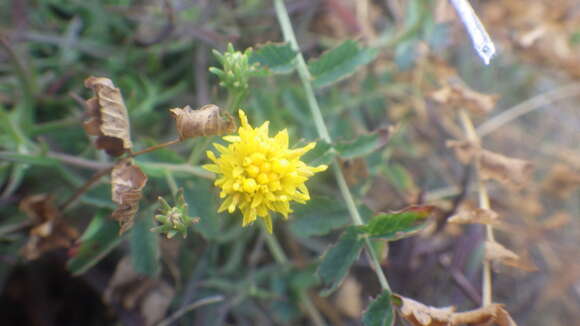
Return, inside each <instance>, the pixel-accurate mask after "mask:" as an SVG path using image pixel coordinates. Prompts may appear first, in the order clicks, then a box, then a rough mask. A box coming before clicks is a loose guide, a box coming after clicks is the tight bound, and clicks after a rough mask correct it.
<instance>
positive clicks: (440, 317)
mask: <svg viewBox="0 0 580 326" xmlns="http://www.w3.org/2000/svg"><path fill="white" fill-rule="evenodd" d="M393 296H394V297H396V298H397V299H399V300H401V302H402V304H401V306H400V307H399V311H400V313H401V317H403V318H405V319H406V320H407V321H409V322H410V323H411V324H412V325H414V326H446V325H448V324H449V321H450V320H451V317H452V316H453V313H454V311H455V308H454V307H445V308H435V307H430V306H426V305H424V304H422V303H421V302H418V301H415V300H413V299H409V298H406V297H403V296H399V295H393Z"/></svg>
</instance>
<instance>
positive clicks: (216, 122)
mask: <svg viewBox="0 0 580 326" xmlns="http://www.w3.org/2000/svg"><path fill="white" fill-rule="evenodd" d="M169 111H171V114H172V116H173V118H175V126H176V128H177V133H178V134H179V139H181V140H183V139H187V138H192V137H198V136H214V135H218V136H219V135H225V134H229V133H232V132H234V131H235V130H236V123H235V121H234V118H233V117H232V116H231V115H230V114H229V113H228V112H226V113H225V114H226V117H225V118H224V117H222V115H221V112H220V111H221V109H220V108H219V107H218V106H217V105H213V104H208V105H204V106H202V107H201V108H199V109H197V110H193V109H191V107H190V106H189V105H188V106H186V107H184V108H183V109H181V108H175V109H171V110H169Z"/></svg>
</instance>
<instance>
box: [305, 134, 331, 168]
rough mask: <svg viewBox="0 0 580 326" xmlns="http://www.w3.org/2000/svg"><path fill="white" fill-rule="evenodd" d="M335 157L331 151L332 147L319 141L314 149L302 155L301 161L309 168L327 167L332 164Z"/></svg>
mask: <svg viewBox="0 0 580 326" xmlns="http://www.w3.org/2000/svg"><path fill="white" fill-rule="evenodd" d="M335 155H336V153H335V151H334V150H333V148H332V145H330V144H329V143H327V142H325V141H323V140H320V141H318V142H316V147H314V148H313V149H312V150H310V151H308V152H307V153H306V154H304V156H303V157H302V161H303V162H304V163H306V164H308V165H310V166H318V165H321V164H326V165H328V164H330V163H331V162H332V159H334V156H335Z"/></svg>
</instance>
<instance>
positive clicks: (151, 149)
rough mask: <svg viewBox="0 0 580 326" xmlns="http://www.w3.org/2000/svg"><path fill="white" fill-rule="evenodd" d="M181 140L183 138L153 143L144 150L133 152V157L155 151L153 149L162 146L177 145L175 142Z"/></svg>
mask: <svg viewBox="0 0 580 326" xmlns="http://www.w3.org/2000/svg"><path fill="white" fill-rule="evenodd" d="M179 142H181V139H174V140H170V141H168V142H165V143H161V144H157V145H153V146H151V147H147V148H145V149H143V150H140V151H138V152H134V153H131V157H135V156H139V155H141V154H145V153H149V152H153V151H156V150H158V149H161V148H164V147H167V146H171V145H175V144H177V143H179Z"/></svg>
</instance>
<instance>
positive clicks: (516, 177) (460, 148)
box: [447, 140, 533, 189]
mask: <svg viewBox="0 0 580 326" xmlns="http://www.w3.org/2000/svg"><path fill="white" fill-rule="evenodd" d="M447 147H450V148H453V150H454V151H455V156H456V157H457V159H458V160H459V161H460V162H462V163H464V164H466V163H468V162H470V161H471V159H472V158H474V157H479V162H480V169H481V171H480V173H481V177H482V179H483V180H487V179H494V180H496V181H499V182H500V183H502V184H503V185H506V186H508V187H511V188H513V189H521V188H522V187H524V186H525V185H526V184H527V183H528V182H529V181H530V179H531V174H532V170H533V166H532V163H530V162H528V161H525V160H520V159H517V158H511V157H507V156H504V155H501V154H498V153H494V152H492V151H488V150H486V149H482V148H481V147H479V146H477V145H476V144H474V143H472V142H468V141H454V140H450V141H447Z"/></svg>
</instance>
